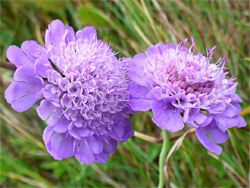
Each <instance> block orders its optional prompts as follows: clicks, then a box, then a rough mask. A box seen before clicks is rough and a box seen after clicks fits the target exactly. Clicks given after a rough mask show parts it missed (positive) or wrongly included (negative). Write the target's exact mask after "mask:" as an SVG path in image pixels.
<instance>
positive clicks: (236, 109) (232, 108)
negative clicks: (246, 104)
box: [223, 103, 241, 117]
mask: <svg viewBox="0 0 250 188" xmlns="http://www.w3.org/2000/svg"><path fill="white" fill-rule="evenodd" d="M240 112H241V107H240V104H238V103H232V104H231V105H228V106H227V108H226V110H225V111H224V112H223V116H226V117H234V116H236V115H239V114H240Z"/></svg>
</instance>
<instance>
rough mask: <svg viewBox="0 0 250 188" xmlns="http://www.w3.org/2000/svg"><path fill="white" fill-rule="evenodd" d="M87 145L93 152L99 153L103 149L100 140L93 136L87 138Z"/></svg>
mask: <svg viewBox="0 0 250 188" xmlns="http://www.w3.org/2000/svg"><path fill="white" fill-rule="evenodd" d="M87 142H88V145H89V147H90V149H91V151H92V152H93V153H94V154H98V153H101V152H102V151H103V143H102V140H100V139H98V138H95V137H94V136H91V137H88V138H87Z"/></svg>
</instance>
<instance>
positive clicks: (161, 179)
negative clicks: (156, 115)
mask: <svg viewBox="0 0 250 188" xmlns="http://www.w3.org/2000/svg"><path fill="white" fill-rule="evenodd" d="M162 133H163V145H162V148H161V154H160V159H159V185H158V188H162V187H163V186H164V171H163V168H164V163H165V160H166V155H167V148H168V147H167V146H168V136H167V131H166V130H165V129H162Z"/></svg>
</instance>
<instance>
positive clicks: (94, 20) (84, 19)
mask: <svg viewBox="0 0 250 188" xmlns="http://www.w3.org/2000/svg"><path fill="white" fill-rule="evenodd" d="M77 17H78V18H79V20H80V22H81V23H82V24H83V25H85V26H86V25H91V26H94V27H102V26H106V25H107V21H106V20H105V19H104V18H103V17H102V16H100V15H99V14H98V13H97V12H95V11H94V9H93V8H91V7H87V6H82V7H80V8H79V10H78V13H77Z"/></svg>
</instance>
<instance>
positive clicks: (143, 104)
mask: <svg viewBox="0 0 250 188" xmlns="http://www.w3.org/2000/svg"><path fill="white" fill-rule="evenodd" d="M128 104H129V105H130V106H131V108H132V109H133V110H135V111H144V112H145V111H148V110H150V101H149V100H147V99H137V98H134V97H131V96H129V102H128Z"/></svg>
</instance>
